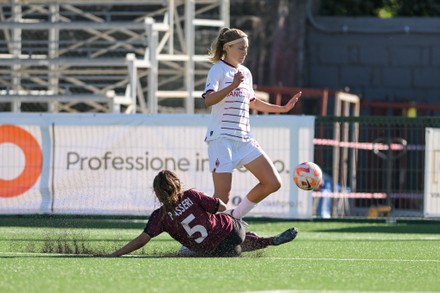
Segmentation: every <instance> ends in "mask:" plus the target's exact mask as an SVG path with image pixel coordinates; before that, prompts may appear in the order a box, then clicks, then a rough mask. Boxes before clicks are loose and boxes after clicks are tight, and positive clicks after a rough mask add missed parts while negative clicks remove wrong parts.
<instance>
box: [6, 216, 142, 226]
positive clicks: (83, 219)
mask: <svg viewBox="0 0 440 293" xmlns="http://www.w3.org/2000/svg"><path fill="white" fill-rule="evenodd" d="M146 223H147V218H146V217H143V218H140V217H139V218H137V217H126V218H123V217H111V218H104V217H99V216H62V215H55V216H52V215H50V216H49V215H35V216H31V215H26V216H0V227H46V228H67V227H68V228H91V229H142V228H143V227H145V224H146Z"/></svg>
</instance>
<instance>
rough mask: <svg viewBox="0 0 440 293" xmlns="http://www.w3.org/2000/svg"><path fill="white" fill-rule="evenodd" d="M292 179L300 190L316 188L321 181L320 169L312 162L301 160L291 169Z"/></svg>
mask: <svg viewBox="0 0 440 293" xmlns="http://www.w3.org/2000/svg"><path fill="white" fill-rule="evenodd" d="M293 171H294V174H293V181H295V184H296V186H298V187H299V188H301V189H302V190H316V189H318V188H319V186H320V185H321V182H322V171H321V168H319V166H318V165H316V164H315V163H312V162H303V163H301V164H299V165H298V166H296V167H295V169H293Z"/></svg>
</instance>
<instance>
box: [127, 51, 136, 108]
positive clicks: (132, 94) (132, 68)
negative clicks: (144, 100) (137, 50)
mask: <svg viewBox="0 0 440 293" xmlns="http://www.w3.org/2000/svg"><path fill="white" fill-rule="evenodd" d="M126 58H127V67H128V87H129V88H128V97H129V99H130V101H131V103H130V105H129V108H130V109H129V111H127V113H136V93H137V83H138V76H137V67H136V64H135V62H136V55H135V54H133V53H129V54H127V56H126Z"/></svg>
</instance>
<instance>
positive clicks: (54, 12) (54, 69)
mask: <svg viewBox="0 0 440 293" xmlns="http://www.w3.org/2000/svg"><path fill="white" fill-rule="evenodd" d="M59 19H60V6H59V4H50V22H52V23H57V22H58V21H59ZM59 41H60V36H59V29H58V28H55V27H53V28H51V29H49V48H48V51H49V52H48V53H49V59H55V58H58V49H59V43H60V42H59ZM58 69H59V65H58V64H55V63H50V65H49V72H48V73H49V76H48V80H49V91H50V92H52V93H53V94H54V95H57V94H59V90H58V86H59V74H58ZM57 104H58V103H57V102H56V101H53V102H50V103H49V109H48V110H49V112H51V113H53V112H56V111H57Z"/></svg>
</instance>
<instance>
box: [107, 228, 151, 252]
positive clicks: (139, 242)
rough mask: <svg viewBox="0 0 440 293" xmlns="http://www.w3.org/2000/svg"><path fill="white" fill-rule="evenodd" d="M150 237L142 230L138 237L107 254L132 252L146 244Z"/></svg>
mask: <svg viewBox="0 0 440 293" xmlns="http://www.w3.org/2000/svg"><path fill="white" fill-rule="evenodd" d="M150 239H151V237H150V236H149V235H148V234H147V233H145V232H142V233H141V234H140V235H139V236H138V237H136V238H135V239H133V240H131V241H130V242H128V243H127V244H126V245H124V246H123V247H121V248H120V249H118V250H116V251H115V252H113V253H112V254H110V255H109V256H121V255H124V254H128V253H130V252H133V251H135V250H137V249H139V248H141V247H143V246H145V244H147V243H148V241H150Z"/></svg>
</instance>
